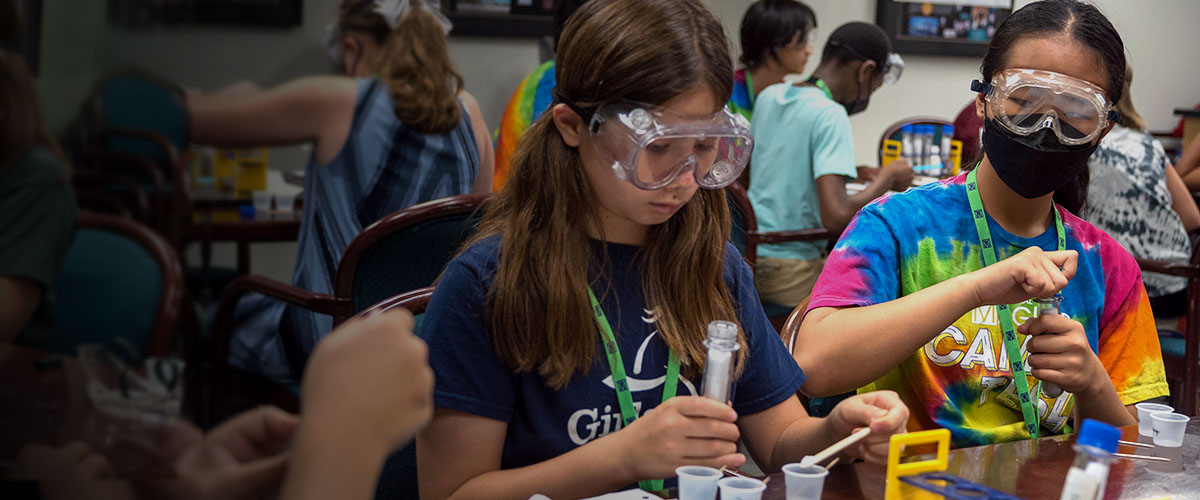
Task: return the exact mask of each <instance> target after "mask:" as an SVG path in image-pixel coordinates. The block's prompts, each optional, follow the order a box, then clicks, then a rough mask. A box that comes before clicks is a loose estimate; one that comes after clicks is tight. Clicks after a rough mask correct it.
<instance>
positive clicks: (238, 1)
mask: <svg viewBox="0 0 1200 500" xmlns="http://www.w3.org/2000/svg"><path fill="white" fill-rule="evenodd" d="M303 10H304V9H303V1H302V0H173V1H169V2H164V1H162V0H108V22H109V23H110V24H114V25H117V26H121V27H123V28H144V27H152V26H159V25H176V24H223V25H243V26H267V27H283V28H286V27H292V26H300V24H301V22H302V21H303V18H302V12H303Z"/></svg>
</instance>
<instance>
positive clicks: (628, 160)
mask: <svg viewBox="0 0 1200 500" xmlns="http://www.w3.org/2000/svg"><path fill="white" fill-rule="evenodd" d="M559 101H560V102H563V103H565V104H567V105H568V106H570V107H571V109H573V110H574V111H575V112H576V113H578V114H579V115H580V116H581V117H582V118H583V119H584V120H586V121H587V122H588V132H589V133H590V137H591V140H592V143H593V144H595V146H596V149H597V150H598V151H599V152H600V153H601V154H603V155H605V156H606V157H607V160H609V161H611V162H612V169H613V172H615V173H616V174H617V177H620V178H621V179H623V180H626V181H629V182H630V183H631V184H633V185H634V186H637V187H639V188H641V189H646V190H653V189H661V188H663V187H666V186H668V185H670V184H671V183H672V182H674V181H675V179H677V178H679V176H680V175H683V174H685V173H688V172H689V171H690V172H691V174H692V175H693V176H694V178H695V179H696V184H699V185H700V187H702V188H706V189H720V188H723V187H725V186H728V185H729V184H731V183H732V182H733V181H735V180H737V178H738V175H741V173H742V171H743V170H745V169H746V165H747V164H748V163H749V162H750V152H751V151H752V150H753V149H754V139H753V137H751V135H750V123H749V122H747V121H746V119H745V118H744V117H742V116H741V115H738V114H734V113H730V112H729V110H728V109H725V108H722V109H721V111H718V112H716V113H713V114H711V115H699V116H698V115H686V114H682V113H676V112H674V111H671V110H668V109H665V108H662V107H659V106H655V105H652V104H644V103H639V102H634V101H628V100H623V99H622V100H618V101H613V102H609V103H605V104H603V105H601V106H599V107H598V108H596V110H595V111H590V112H589V111H585V110H582V109H580V108H579V107H578V106H576V105H575V104H574V103H572V102H570V101H569V100H566V99H563V98H562V97H561V96H559Z"/></svg>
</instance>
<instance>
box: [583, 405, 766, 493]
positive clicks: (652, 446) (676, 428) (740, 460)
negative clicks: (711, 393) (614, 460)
mask: <svg viewBox="0 0 1200 500" xmlns="http://www.w3.org/2000/svg"><path fill="white" fill-rule="evenodd" d="M736 421H737V412H736V411H734V410H733V408H730V407H729V405H727V404H723V403H718V402H716V401H713V400H711V399H707V398H703V397H699V396H677V397H674V398H671V399H668V400H667V401H666V402H664V403H663V404H661V405H658V406H657V407H655V408H654V409H653V410H650V411H648V412H646V413H645V414H643V415H642V416H641V417H638V419H637V420H634V421H633V423H631V424H629V427H626V428H625V429H622V430H621V431H620V432H615V433H613V434H610V435H609V436H607V437H605V438H603V439H602V440H601V441H603V440H605V439H607V440H610V441H611V443H610V444H612V445H613V446H612V449H613V450H614V453H617V454H618V455H615V456H619V457H621V460H622V463H623V465H624V468H625V471H626V473H627V474H629V476H628V477H629V479H630V480H629V481H628V482H631V483H632V482H634V481H638V480H641V479H645V478H665V477H672V476H673V475H674V474H675V468H676V467H679V466H682V465H705V466H708V467H712V468H716V469H719V468H721V467H726V466H727V467H739V466H741V465H742V464H744V463H746V457H745V456H744V455H742V454H741V453H738V450H737V441H738V438H739V437H740V431H739V430H738V427H737V425H736V424H735V422H736ZM599 442H600V441H597V443H599Z"/></svg>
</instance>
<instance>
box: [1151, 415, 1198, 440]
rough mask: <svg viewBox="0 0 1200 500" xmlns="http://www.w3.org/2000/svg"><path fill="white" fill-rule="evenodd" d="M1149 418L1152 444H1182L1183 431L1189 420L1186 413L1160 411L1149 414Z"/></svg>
mask: <svg viewBox="0 0 1200 500" xmlns="http://www.w3.org/2000/svg"><path fill="white" fill-rule="evenodd" d="M1150 420H1151V422H1152V425H1153V427H1154V446H1165V447H1167V448H1178V447H1180V446H1183V431H1184V430H1186V429H1187V424H1188V420H1191V419H1190V418H1189V417H1188V416H1187V415H1184V414H1182V413H1172V412H1165V411H1160V412H1155V413H1152V414H1150Z"/></svg>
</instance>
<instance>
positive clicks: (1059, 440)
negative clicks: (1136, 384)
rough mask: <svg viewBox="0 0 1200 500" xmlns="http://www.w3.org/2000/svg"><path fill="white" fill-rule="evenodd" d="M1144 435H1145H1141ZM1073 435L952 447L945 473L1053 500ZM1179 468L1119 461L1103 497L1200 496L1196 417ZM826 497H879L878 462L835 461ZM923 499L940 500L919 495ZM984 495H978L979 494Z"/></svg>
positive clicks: (774, 488) (774, 496) (771, 492)
mask: <svg viewBox="0 0 1200 500" xmlns="http://www.w3.org/2000/svg"><path fill="white" fill-rule="evenodd" d="M1122 432H1123V436H1122V438H1121V439H1124V440H1126V441H1138V435H1137V426H1132V427H1126V428H1123V429H1122ZM1143 439H1145V438H1143ZM1074 443H1075V436H1073V435H1072V436H1054V437H1048V438H1042V439H1039V440H1026V441H1017V442H1011V443H1001V444H996V445H989V446H977V447H973V448H962V449H958V450H951V451H950V456H949V465H948V466H947V469H946V472H948V473H950V474H953V475H956V476H958V477H961V478H964V479H968V480H970V481H973V482H975V483H978V484H982V485H984V486H987V487H990V488H993V489H996V490H1000V491H1003V492H1005V493H1008V494H1010V495H1015V496H1018V497H1020V498H1024V499H1027V500H1041V499H1048V500H1058V498H1059V495H1060V494H1061V492H1062V485H1063V480H1064V479H1066V476H1067V470H1068V469H1070V467H1071V463H1072V462H1073V461H1074V460H1075V450H1074V449H1073V448H1072V445H1073V444H1074ZM1117 451H1118V452H1122V453H1133V454H1138V455H1152V454H1153V452H1154V450H1149V449H1143V448H1133V447H1129V446H1124V445H1122V446H1121V447H1120V449H1118V450H1117ZM1182 452H1183V460H1182V461H1183V464H1184V467H1183V471H1182V472H1160V471H1157V470H1154V469H1153V468H1152V465H1151V464H1152V463H1153V462H1149V461H1145V460H1129V459H1119V460H1117V461H1116V462H1114V463H1113V464H1112V468H1111V470H1110V472H1109V476H1108V478H1109V479H1108V487H1107V491H1106V492H1105V497H1104V498H1105V499H1106V500H1118V499H1128V500H1160V499H1167V498H1171V499H1176V500H1184V499H1200V474H1197V473H1198V472H1200V465H1198V464H1197V459H1198V458H1200V420H1197V419H1195V418H1194V419H1192V421H1191V422H1190V423H1189V424H1188V427H1187V436H1186V437H1185V438H1184V445H1183V450H1182ZM829 472H830V474H829V477H828V478H827V479H826V481H825V490H824V494H823V495H822V498H823V499H825V500H862V499H870V500H883V498H884V478H885V477H886V474H885V472H886V471H885V469H884V467H883V466H878V465H871V464H865V463H859V464H853V465H849V464H847V465H838V466H835V467H833V468H832V469H830V470H829ZM903 493H904V494H903V495H902V496H901V497H900V498H902V499H916V498H922V496H921V495H920V494H919V493H924V492H923V490H917V489H916V488H911V487H907V489H905V490H904V492H903ZM923 498H941V496H937V495H935V496H933V497H929V496H924V497H923ZM981 498H983V497H981ZM763 499H764V500H785V499H786V486H785V481H784V478H783V474H773V475H771V479H770V480H769V481H768V482H767V491H766V493H765V494H764V495H763Z"/></svg>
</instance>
